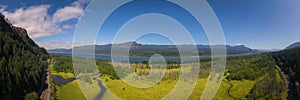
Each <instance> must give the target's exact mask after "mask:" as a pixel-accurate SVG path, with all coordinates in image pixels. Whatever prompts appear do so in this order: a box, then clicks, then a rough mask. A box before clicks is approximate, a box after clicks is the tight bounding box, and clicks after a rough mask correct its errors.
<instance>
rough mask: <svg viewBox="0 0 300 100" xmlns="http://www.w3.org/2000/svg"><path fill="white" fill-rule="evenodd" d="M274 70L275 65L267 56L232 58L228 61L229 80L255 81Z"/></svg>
mask: <svg viewBox="0 0 300 100" xmlns="http://www.w3.org/2000/svg"><path fill="white" fill-rule="evenodd" d="M274 69H275V63H274V62H273V61H272V59H271V58H270V57H269V56H267V55H252V56H241V57H231V58H229V59H228V60H227V73H229V75H228V76H227V79H229V80H243V79H246V80H255V79H257V78H259V77H261V76H263V75H265V74H266V73H268V72H269V71H271V70H274Z"/></svg>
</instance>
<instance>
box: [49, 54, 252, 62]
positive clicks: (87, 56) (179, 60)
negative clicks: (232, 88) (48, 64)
mask: <svg viewBox="0 0 300 100" xmlns="http://www.w3.org/2000/svg"><path fill="white" fill-rule="evenodd" d="M51 54H57V55H63V56H72V53H51ZM247 55H253V53H247V54H231V55H227V56H228V57H230V56H247ZM74 56H76V57H83V58H87V59H91V58H93V55H86V54H74ZM112 58H113V59H114V61H127V58H126V57H118V56H106V55H99V54H95V59H101V60H112ZM199 58H200V59H205V58H213V57H211V56H200V57H199ZM149 59H150V58H146V57H129V62H143V61H149ZM158 59H160V58H158ZM154 60H155V58H154ZM165 60H166V61H175V62H181V60H182V61H192V60H196V57H190V58H180V57H169V58H168V57H167V58H165Z"/></svg>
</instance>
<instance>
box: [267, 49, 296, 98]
mask: <svg viewBox="0 0 300 100" xmlns="http://www.w3.org/2000/svg"><path fill="white" fill-rule="evenodd" d="M272 56H273V58H274V60H275V61H276V63H277V65H278V66H279V67H280V69H281V70H282V71H283V72H284V74H285V75H286V77H287V78H288V81H289V84H288V85H289V99H290V100H294V99H297V100H298V99H299V98H300V94H299V93H300V92H299V91H300V86H299V84H300V47H296V48H291V49H287V50H282V51H278V52H273V53H272Z"/></svg>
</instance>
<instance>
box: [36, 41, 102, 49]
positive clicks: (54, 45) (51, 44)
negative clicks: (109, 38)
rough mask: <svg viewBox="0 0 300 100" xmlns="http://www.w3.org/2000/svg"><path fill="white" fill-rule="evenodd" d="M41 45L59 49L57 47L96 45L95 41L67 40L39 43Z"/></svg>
mask: <svg viewBox="0 0 300 100" xmlns="http://www.w3.org/2000/svg"><path fill="white" fill-rule="evenodd" d="M37 44H38V45H39V46H41V47H44V48H46V49H47V50H51V49H57V48H65V49H70V48H72V47H78V46H85V45H95V44H94V43H79V42H76V43H74V44H73V42H66V41H56V42H40V43H37ZM103 44H107V43H96V45H103Z"/></svg>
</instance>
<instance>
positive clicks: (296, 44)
mask: <svg viewBox="0 0 300 100" xmlns="http://www.w3.org/2000/svg"><path fill="white" fill-rule="evenodd" d="M296 47H300V42H296V43H293V44H291V45H289V46H288V47H286V48H285V49H292V48H296Z"/></svg>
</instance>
